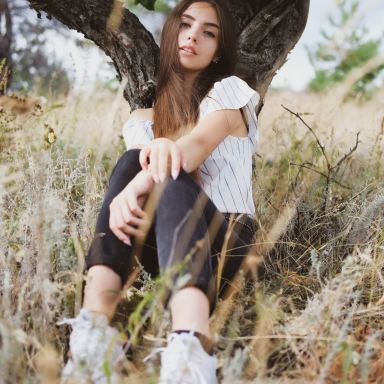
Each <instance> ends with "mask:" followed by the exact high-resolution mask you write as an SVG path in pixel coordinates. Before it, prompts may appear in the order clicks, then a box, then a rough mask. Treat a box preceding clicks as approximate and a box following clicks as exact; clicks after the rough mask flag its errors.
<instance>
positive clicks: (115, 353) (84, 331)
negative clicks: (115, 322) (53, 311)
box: [58, 309, 125, 384]
mask: <svg viewBox="0 0 384 384" xmlns="http://www.w3.org/2000/svg"><path fill="white" fill-rule="evenodd" d="M108 323H109V322H108V318H107V316H105V315H98V316H97V317H95V318H94V319H92V316H91V313H90V312H89V311H88V310H86V309H81V310H80V313H79V315H78V316H77V317H76V318H74V319H65V320H63V321H60V322H59V323H58V324H59V325H62V324H70V325H71V326H72V333H71V336H70V338H69V347H70V351H71V358H70V359H69V360H68V362H67V364H66V365H65V367H64V369H63V371H62V377H61V379H62V383H66V382H76V383H79V384H83V383H90V382H91V383H95V384H107V383H118V382H119V378H120V375H118V373H117V372H116V368H117V366H118V365H119V363H120V362H121V361H122V360H123V359H124V357H125V355H124V351H123V348H122V338H121V336H120V334H119V332H118V331H117V329H115V328H113V327H111V326H109V324H108Z"/></svg>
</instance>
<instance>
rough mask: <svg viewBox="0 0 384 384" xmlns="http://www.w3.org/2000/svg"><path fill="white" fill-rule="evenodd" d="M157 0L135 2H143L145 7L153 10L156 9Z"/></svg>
mask: <svg viewBox="0 0 384 384" xmlns="http://www.w3.org/2000/svg"><path fill="white" fill-rule="evenodd" d="M155 2H156V0H135V4H136V5H137V4H141V5H142V6H143V7H144V8H147V9H149V10H150V11H153V10H154V9H155Z"/></svg>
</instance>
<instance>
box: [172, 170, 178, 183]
mask: <svg viewBox="0 0 384 384" xmlns="http://www.w3.org/2000/svg"><path fill="white" fill-rule="evenodd" d="M177 176H179V172H178V171H177V169H174V170H173V171H172V178H173V180H176V179H177Z"/></svg>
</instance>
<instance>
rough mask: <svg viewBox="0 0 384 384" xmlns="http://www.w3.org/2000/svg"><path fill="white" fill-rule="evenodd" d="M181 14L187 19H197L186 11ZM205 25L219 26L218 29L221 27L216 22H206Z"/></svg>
mask: <svg viewBox="0 0 384 384" xmlns="http://www.w3.org/2000/svg"><path fill="white" fill-rule="evenodd" d="M181 16H182V17H186V18H187V19H191V20H193V21H195V20H196V19H195V18H194V17H193V16H191V15H188V14H187V13H184V14H182V15H181ZM204 25H206V26H208V27H215V28H217V29H220V28H219V26H218V25H217V24H215V23H204Z"/></svg>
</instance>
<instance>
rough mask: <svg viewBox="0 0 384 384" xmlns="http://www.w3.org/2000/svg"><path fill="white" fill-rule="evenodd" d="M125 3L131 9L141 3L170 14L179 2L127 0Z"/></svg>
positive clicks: (147, 7) (146, 6) (150, 8)
mask: <svg viewBox="0 0 384 384" xmlns="http://www.w3.org/2000/svg"><path fill="white" fill-rule="evenodd" d="M125 3H126V6H127V8H129V9H131V8H136V6H137V5H139V4H140V5H142V6H143V7H144V8H145V9H148V10H150V11H156V12H160V13H165V14H169V13H170V12H171V10H172V8H173V7H174V6H175V5H176V4H177V0H125Z"/></svg>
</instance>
